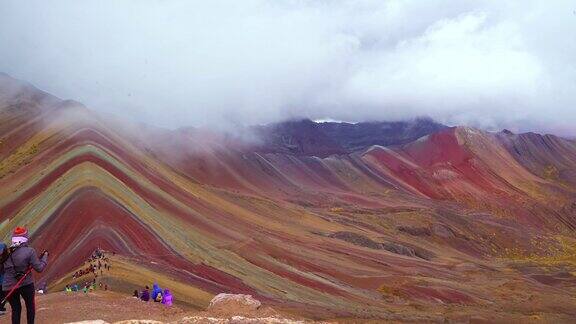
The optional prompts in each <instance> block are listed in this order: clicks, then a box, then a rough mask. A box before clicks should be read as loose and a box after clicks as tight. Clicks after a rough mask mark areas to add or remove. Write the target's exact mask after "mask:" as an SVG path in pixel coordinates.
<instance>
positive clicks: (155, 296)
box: [151, 283, 162, 303]
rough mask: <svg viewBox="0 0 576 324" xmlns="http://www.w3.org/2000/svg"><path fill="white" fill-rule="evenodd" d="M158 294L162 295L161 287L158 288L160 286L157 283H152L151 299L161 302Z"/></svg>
mask: <svg viewBox="0 0 576 324" xmlns="http://www.w3.org/2000/svg"><path fill="white" fill-rule="evenodd" d="M158 294H160V296H162V288H160V286H159V285H158V284H157V283H154V285H153V286H152V296H151V297H152V301H154V302H157V303H158V302H161V301H162V299H161V298H160V299H158Z"/></svg>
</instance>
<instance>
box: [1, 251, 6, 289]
mask: <svg viewBox="0 0 576 324" xmlns="http://www.w3.org/2000/svg"><path fill="white" fill-rule="evenodd" d="M6 248H7V247H6V244H4V243H2V242H0V255H2V253H4V250H5V249H6ZM2 282H4V269H2V266H1V265H0V289H1V288H2Z"/></svg>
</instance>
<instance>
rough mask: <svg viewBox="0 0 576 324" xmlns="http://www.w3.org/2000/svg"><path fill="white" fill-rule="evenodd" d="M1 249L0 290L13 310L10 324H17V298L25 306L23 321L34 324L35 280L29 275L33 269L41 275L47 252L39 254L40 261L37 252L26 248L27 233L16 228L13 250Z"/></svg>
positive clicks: (46, 261) (19, 310) (13, 236)
mask: <svg viewBox="0 0 576 324" xmlns="http://www.w3.org/2000/svg"><path fill="white" fill-rule="evenodd" d="M9 250H10V251H8V249H4V253H3V254H2V261H3V262H2V266H3V268H4V282H3V283H2V290H3V291H5V292H8V293H7V295H9V296H8V302H9V303H10V307H11V308H12V324H19V323H20V316H21V313H22V304H21V303H20V297H22V299H24V303H25V304H26V319H27V322H28V324H34V318H35V316H36V310H35V308H34V293H35V291H36V290H35V289H34V279H33V278H32V275H30V272H31V271H32V269H34V270H36V271H37V272H42V271H43V270H44V268H46V264H47V263H48V251H44V252H42V254H41V255H40V258H38V256H37V254H36V250H34V249H33V248H31V247H29V246H28V230H27V229H26V228H24V227H16V229H14V232H13V233H12V246H11V247H10V249H9Z"/></svg>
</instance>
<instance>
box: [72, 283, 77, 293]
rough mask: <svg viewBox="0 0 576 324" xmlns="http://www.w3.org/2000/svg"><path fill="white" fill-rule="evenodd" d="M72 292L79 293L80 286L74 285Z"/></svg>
mask: <svg viewBox="0 0 576 324" xmlns="http://www.w3.org/2000/svg"><path fill="white" fill-rule="evenodd" d="M72 291H74V292H76V291H78V284H74V286H72Z"/></svg>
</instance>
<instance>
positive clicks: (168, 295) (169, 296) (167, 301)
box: [162, 289, 172, 306]
mask: <svg viewBox="0 0 576 324" xmlns="http://www.w3.org/2000/svg"><path fill="white" fill-rule="evenodd" d="M162 304H164V305H166V306H172V294H171V293H170V290H168V289H164V297H163V298H162Z"/></svg>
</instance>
